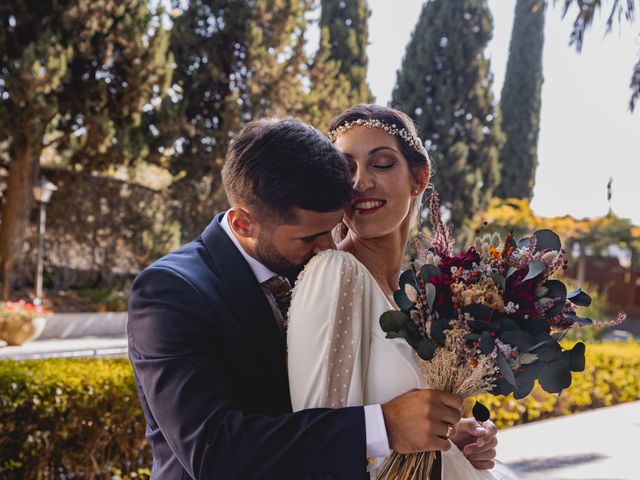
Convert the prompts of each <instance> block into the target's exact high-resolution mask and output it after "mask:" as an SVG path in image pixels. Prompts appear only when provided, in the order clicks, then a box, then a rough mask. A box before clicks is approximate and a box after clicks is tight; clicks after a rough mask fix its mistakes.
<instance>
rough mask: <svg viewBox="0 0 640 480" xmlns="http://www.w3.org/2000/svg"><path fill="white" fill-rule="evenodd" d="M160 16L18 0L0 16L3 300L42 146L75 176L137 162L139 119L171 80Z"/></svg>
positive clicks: (99, 2) (117, 5)
mask: <svg viewBox="0 0 640 480" xmlns="http://www.w3.org/2000/svg"><path fill="white" fill-rule="evenodd" d="M160 17H161V15H155V14H154V12H152V11H150V9H149V3H148V2H147V1H146V0H122V1H120V2H113V1H112V0H92V2H90V3H87V2H80V1H77V0H75V1H70V0H67V1H62V0H58V1H47V2H43V1H40V0H19V1H18V0H16V1H13V2H4V4H3V5H2V7H1V8H0V145H2V144H3V143H4V144H5V145H6V146H7V150H8V157H9V167H8V172H9V174H8V178H7V187H6V190H5V192H4V198H3V205H2V226H1V227H0V268H1V269H2V280H3V297H4V298H5V299H6V298H7V297H8V296H9V294H10V289H11V286H12V285H11V284H12V277H13V273H14V270H15V268H16V267H17V266H18V265H19V264H20V259H21V254H22V252H23V241H24V238H25V232H26V227H27V225H28V220H29V214H30V213H31V206H32V204H33V201H32V193H31V188H32V186H33V184H34V182H35V180H36V178H37V177H38V175H39V170H40V155H41V153H42V151H43V150H44V149H45V148H46V147H51V148H53V146H55V147H56V148H57V149H58V150H66V151H70V154H69V159H68V164H69V165H70V166H72V167H73V168H75V169H76V170H83V171H86V172H89V173H91V172H93V171H102V170H104V169H106V168H107V167H108V166H110V165H114V164H125V165H126V164H130V163H132V162H134V161H135V160H136V159H138V158H139V157H140V156H141V155H144V152H145V150H146V148H147V147H146V141H145V134H144V131H143V130H144V127H145V123H144V121H143V116H144V114H143V112H144V110H145V108H147V107H148V106H150V104H151V102H152V101H153V100H154V99H155V98H159V97H161V96H162V93H163V92H164V90H165V87H166V86H168V83H169V79H170V69H169V68H168V66H167V58H166V57H167V56H166V50H167V35H166V31H165V30H164V29H163V28H159V27H158V23H159V18H160Z"/></svg>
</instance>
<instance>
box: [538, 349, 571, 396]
mask: <svg viewBox="0 0 640 480" xmlns="http://www.w3.org/2000/svg"><path fill="white" fill-rule="evenodd" d="M538 381H539V382H540V386H541V387H542V389H543V390H544V391H545V392H548V393H560V392H561V391H562V390H564V389H565V388H567V387H569V385H571V368H570V367H569V362H568V361H567V360H566V358H565V357H560V358H557V359H556V360H554V361H552V362H548V363H547V365H546V366H545V368H544V369H543V370H542V372H541V373H540V378H539V379H538Z"/></svg>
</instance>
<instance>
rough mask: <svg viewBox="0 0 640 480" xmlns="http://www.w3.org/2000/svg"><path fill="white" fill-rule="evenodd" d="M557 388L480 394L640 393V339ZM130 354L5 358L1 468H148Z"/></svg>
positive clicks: (504, 407)
mask: <svg viewBox="0 0 640 480" xmlns="http://www.w3.org/2000/svg"><path fill="white" fill-rule="evenodd" d="M586 355H587V368H586V370H585V371H584V372H582V373H576V374H573V383H572V385H571V387H570V388H568V389H567V390H565V391H564V392H563V393H562V394H561V395H560V396H558V395H551V394H548V393H545V392H543V391H542V390H541V389H540V388H539V387H538V386H536V388H535V389H534V391H533V393H532V395H531V396H530V397H528V398H526V399H524V400H521V401H516V400H514V399H513V397H511V396H508V397H493V396H490V395H486V396H483V398H482V401H483V403H485V404H486V405H487V406H488V407H489V409H490V410H491V414H492V419H493V421H494V422H495V423H496V424H497V425H498V426H499V427H501V428H504V427H508V426H511V425H516V424H520V423H526V422H531V421H535V420H539V419H543V418H550V417H554V416H559V415H568V414H571V413H574V412H578V411H582V410H588V409H591V408H596V407H604V406H609V405H613V404H616V403H622V402H629V401H634V400H638V399H640V344H639V343H636V342H628V343H613V342H608V343H597V344H589V345H588V346H587V353H586ZM144 429H145V422H144V417H143V415H142V410H141V408H140V405H139V403H138V398H137V395H136V390H135V384H134V381H133V374H132V371H131V366H130V364H129V362H128V361H127V360H126V359H111V360H98V359H87V360H82V359H51V360H32V361H23V362H16V361H9V360H7V361H0V478H2V479H6V480H13V479H30V480H31V479H33V480H49V479H54V478H55V479H96V480H97V479H109V480H133V479H141V478H142V479H146V478H148V477H149V475H150V472H149V467H150V465H151V452H150V450H149V447H148V446H147V445H146V443H145V440H144Z"/></svg>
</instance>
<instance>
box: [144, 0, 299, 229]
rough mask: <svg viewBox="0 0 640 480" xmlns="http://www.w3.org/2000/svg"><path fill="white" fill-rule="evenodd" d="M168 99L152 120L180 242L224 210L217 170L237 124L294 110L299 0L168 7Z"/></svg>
mask: <svg viewBox="0 0 640 480" xmlns="http://www.w3.org/2000/svg"><path fill="white" fill-rule="evenodd" d="M172 3H173V5H174V7H176V9H178V10H177V11H179V15H178V16H177V17H176V18H175V19H174V24H173V28H172V30H171V46H170V50H171V52H172V55H173V57H174V58H175V71H174V75H173V80H174V83H173V86H172V89H171V95H170V97H169V98H167V99H165V101H164V103H163V105H162V108H161V110H160V111H159V112H158V114H157V117H156V118H155V119H154V126H155V127H156V128H157V130H158V133H157V138H158V142H159V145H158V147H157V151H156V152H154V155H156V156H158V157H160V159H159V160H158V161H161V160H162V158H163V157H165V156H166V158H164V161H165V162H166V163H167V164H168V167H169V170H170V171H171V173H172V174H173V175H174V176H175V178H176V181H175V182H174V183H173V185H172V187H171V196H172V199H173V207H174V209H175V215H176V216H177V217H178V218H180V219H181V227H182V231H181V236H182V240H183V241H188V240H191V239H193V238H194V237H195V236H196V235H197V234H199V233H200V232H201V231H202V229H203V228H204V227H205V226H206V224H207V223H209V221H210V220H211V217H212V216H213V215H214V214H215V213H217V211H219V210H221V209H223V208H225V207H226V206H227V201H226V197H225V194H224V190H223V188H222V183H221V179H220V171H221V169H222V164H223V161H224V155H225V152H226V150H227V146H228V144H229V141H230V139H231V138H232V136H233V134H234V133H236V132H237V131H238V130H239V129H240V128H241V126H242V124H243V123H245V122H247V121H249V120H251V119H253V118H258V117H265V116H286V115H292V114H296V113H297V112H299V111H300V110H302V106H303V98H302V90H303V89H302V78H304V76H305V75H306V71H305V69H306V66H307V65H306V56H305V54H304V51H303V46H304V30H305V25H306V23H305V22H306V21H305V13H306V12H307V11H309V10H310V8H311V3H310V2H309V1H307V0H259V1H256V2H251V3H248V2H236V3H235V4H233V6H230V4H229V2H228V1H226V0H214V1H203V0H195V1H192V2H189V3H188V5H187V6H186V8H185V9H184V11H180V10H179V9H180V8H183V7H184V2H182V1H179V0H175V1H174V2H172Z"/></svg>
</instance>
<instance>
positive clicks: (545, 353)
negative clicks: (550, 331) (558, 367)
mask: <svg viewBox="0 0 640 480" xmlns="http://www.w3.org/2000/svg"><path fill="white" fill-rule="evenodd" d="M532 353H535V354H536V355H537V356H538V359H539V360H540V361H541V362H553V361H556V360H558V359H559V358H561V357H562V347H560V345H558V344H557V343H556V342H555V341H551V342H545V343H544V344H543V345H541V346H539V347H537V348H536V349H535V350H533V352H532Z"/></svg>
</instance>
